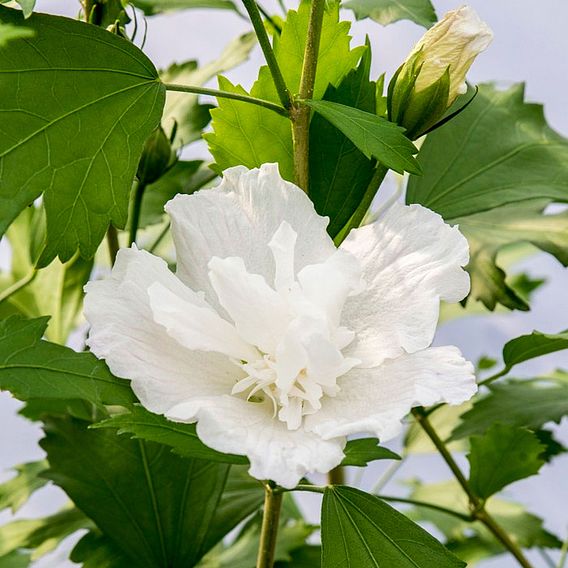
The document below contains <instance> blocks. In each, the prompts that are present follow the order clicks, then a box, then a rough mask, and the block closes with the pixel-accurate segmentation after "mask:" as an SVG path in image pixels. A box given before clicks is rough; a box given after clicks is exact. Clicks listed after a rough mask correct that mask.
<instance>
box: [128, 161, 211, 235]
mask: <svg viewBox="0 0 568 568" xmlns="http://www.w3.org/2000/svg"><path fill="white" fill-rule="evenodd" d="M216 177H217V174H215V173H214V172H213V171H212V170H211V169H210V168H209V167H208V166H205V165H203V162H202V161H201V160H193V161H188V162H186V161H183V160H180V161H178V162H177V163H176V164H175V165H174V166H173V167H172V168H171V169H170V170H169V171H168V172H167V173H166V174H165V175H164V176H163V177H161V178H160V179H159V180H158V181H157V182H156V183H153V184H151V185H149V186H148V187H147V188H146V191H145V193H144V200H143V201H142V212H141V214H140V223H139V227H140V228H143V227H147V226H148V225H152V224H155V223H159V222H160V221H161V220H162V219H163V216H164V205H165V204H166V203H167V202H168V201H169V200H170V199H173V198H174V196H175V195H177V194H178V193H184V194H186V195H190V194H192V193H193V192H195V191H197V190H198V189H201V188H202V187H203V186H204V185H206V184H207V183H209V182H210V181H212V180H214V179H215V178H216Z"/></svg>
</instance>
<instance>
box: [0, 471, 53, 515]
mask: <svg viewBox="0 0 568 568" xmlns="http://www.w3.org/2000/svg"><path fill="white" fill-rule="evenodd" d="M46 469H47V462H45V461H37V462H30V463H24V464H21V465H18V466H16V467H15V468H14V470H15V471H16V475H15V476H14V477H13V478H12V479H10V480H8V481H5V482H4V483H2V484H1V485H0V511H2V510H4V509H7V508H8V507H9V508H10V509H11V510H12V513H15V512H16V511H17V510H18V509H19V508H20V507H21V506H22V505H23V504H24V503H26V502H27V500H28V499H29V498H30V496H31V494H32V493H34V491H37V490H38V489H41V488H42V487H43V486H44V485H45V484H46V483H47V480H46V479H43V478H42V477H39V474H40V473H41V472H42V471H45V470H46Z"/></svg>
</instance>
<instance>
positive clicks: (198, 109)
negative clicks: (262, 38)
mask: <svg viewBox="0 0 568 568" xmlns="http://www.w3.org/2000/svg"><path fill="white" fill-rule="evenodd" d="M256 43H257V41H256V36H255V34H254V33H252V32H250V33H246V34H243V35H241V36H239V37H237V38H236V39H234V40H232V41H231V42H230V43H229V44H228V45H227V46H226V47H225V49H224V50H223V52H222V53H221V55H220V56H219V57H218V58H217V59H216V60H214V61H211V62H210V63H208V64H207V65H204V66H203V67H198V64H197V61H186V62H185V63H181V64H180V63H174V64H173V65H171V66H170V67H168V68H167V69H166V70H164V71H161V72H160V79H161V80H162V81H163V82H164V83H178V84H181V85H193V86H196V87H199V86H201V85H204V84H205V83H207V82H208V81H210V80H211V79H213V78H214V77H216V76H217V75H219V74H220V73H224V72H225V71H229V70H230V69H232V68H233V67H237V66H238V65H240V64H241V63H243V62H244V61H246V60H247V59H248V58H249V56H250V53H251V51H252V49H253V48H254V47H255V46H256ZM212 108H215V107H213V106H212V105H200V104H198V96H197V95H193V94H189V93H179V92H175V91H168V93H167V95H166V106H165V107H164V116H163V118H162V125H163V126H164V128H165V129H166V131H167V132H169V133H171V132H172V129H173V128H174V125H176V130H175V137H174V140H173V144H172V147H173V148H174V150H176V149H178V148H181V147H182V146H185V145H187V144H190V143H191V142H193V141H195V140H198V139H199V138H201V131H202V130H203V128H205V126H207V124H209V121H210V120H211V115H210V110H211V109H212Z"/></svg>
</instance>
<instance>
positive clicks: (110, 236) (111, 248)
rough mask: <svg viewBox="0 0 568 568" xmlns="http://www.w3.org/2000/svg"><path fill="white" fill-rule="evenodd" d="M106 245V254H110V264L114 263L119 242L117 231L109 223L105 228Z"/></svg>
mask: <svg viewBox="0 0 568 568" xmlns="http://www.w3.org/2000/svg"><path fill="white" fill-rule="evenodd" d="M107 245H108V254H109V256H110V265H111V266H113V265H114V261H115V260H116V255H117V254H118V250H119V249H120V244H119V242H118V231H117V230H116V227H115V226H114V225H112V224H111V225H109V226H108V230H107Z"/></svg>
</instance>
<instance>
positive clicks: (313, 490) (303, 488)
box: [285, 483, 325, 493]
mask: <svg viewBox="0 0 568 568" xmlns="http://www.w3.org/2000/svg"><path fill="white" fill-rule="evenodd" d="M285 491H307V492H308V493H325V487H320V486H319V485H308V484H305V483H300V485H296V487H294V489H286V490H285Z"/></svg>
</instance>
